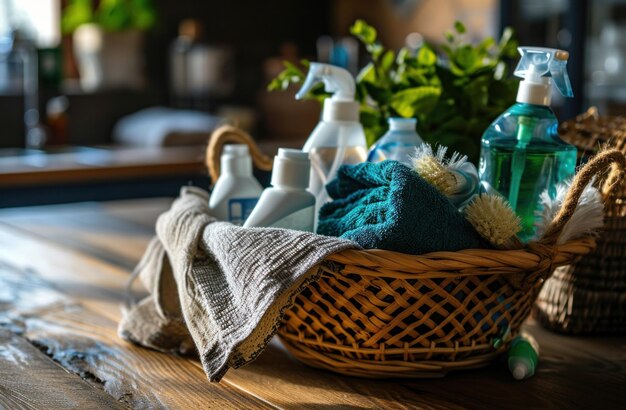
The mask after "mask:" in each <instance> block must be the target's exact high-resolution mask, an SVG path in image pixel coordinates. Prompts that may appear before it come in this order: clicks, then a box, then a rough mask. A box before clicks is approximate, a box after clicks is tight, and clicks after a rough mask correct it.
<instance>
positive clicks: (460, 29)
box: [454, 20, 467, 34]
mask: <svg viewBox="0 0 626 410" xmlns="http://www.w3.org/2000/svg"><path fill="white" fill-rule="evenodd" d="M454 29H455V30H456V32H457V33H459V34H463V33H465V32H466V31H467V30H466V29H465V25H463V23H461V22H460V21H458V20H457V21H455V22H454Z"/></svg>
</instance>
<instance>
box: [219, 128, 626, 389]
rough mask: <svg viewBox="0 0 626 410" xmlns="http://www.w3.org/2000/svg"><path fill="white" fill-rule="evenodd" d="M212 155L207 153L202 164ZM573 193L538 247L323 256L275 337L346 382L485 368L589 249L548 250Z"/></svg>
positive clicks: (232, 137)
mask: <svg viewBox="0 0 626 410" xmlns="http://www.w3.org/2000/svg"><path fill="white" fill-rule="evenodd" d="M237 133H238V132H234V131H233V130H230V131H228V132H222V133H221V134H220V130H218V131H217V132H216V134H215V135H214V137H213V138H214V139H217V138H227V137H226V136H225V134H228V140H229V141H231V142H244V140H243V139H239V141H237V140H238V138H237V136H236V134H237ZM213 142H215V141H213ZM217 145H219V144H217V143H214V144H212V145H211V144H210V147H211V146H217ZM253 151H254V149H253ZM613 154H615V152H614V153H613ZM217 158H219V152H217V151H216V150H214V149H209V150H208V152H207V163H208V165H209V167H212V166H214V165H215V163H216V162H217ZM622 159H623V158H622ZM604 161H605V162H604V163H603V164H600V166H601V167H606V166H608V164H610V163H611V162H612V159H611V158H609V159H606V158H605V160H604ZM625 163H626V162H624V161H622V162H620V165H622V167H623V166H624V164H625ZM590 165H591V164H590ZM597 169H598V167H595V168H593V167H589V166H588V167H587V168H586V169H585V170H583V171H582V172H580V173H579V174H578V176H577V180H579V182H580V183H581V184H582V183H584V182H585V181H587V182H588V181H589V180H590V179H591V178H592V176H593V175H594V174H595V173H596V171H597ZM578 185H580V184H578ZM581 192H582V190H576V189H572V190H571V191H570V192H569V194H568V199H567V200H566V203H565V204H564V206H563V209H562V210H561V212H560V213H559V215H557V217H556V218H555V221H553V223H552V225H551V226H550V227H549V228H548V229H547V231H546V235H545V236H544V239H543V240H542V242H537V243H531V244H529V245H528V246H527V247H526V248H525V249H521V250H490V249H474V250H464V251H459V252H435V253H430V254H426V255H419V256H416V255H406V254H401V253H397V252H390V251H384V250H376V249H374V250H363V251H357V250H348V251H343V252H340V253H337V254H334V255H331V256H330V257H328V258H327V259H326V260H325V261H324V262H323V263H322V264H321V271H322V273H321V277H320V278H319V280H317V281H316V282H313V283H311V284H309V285H308V286H307V287H306V288H305V290H304V291H303V292H302V293H300V294H299V295H298V296H296V298H295V300H294V303H293V306H292V307H291V308H290V309H288V311H287V312H286V313H285V316H284V319H283V326H282V327H281V328H280V329H279V331H278V334H279V336H280V338H281V339H282V341H283V343H284V344H285V346H286V347H287V348H288V350H289V351H291V352H292V353H293V355H294V356H295V357H297V358H298V359H299V360H301V361H303V362H305V363H307V364H309V365H311V366H314V367H319V368H324V369H328V370H332V371H335V372H338V373H342V374H346V375H352V376H361V377H372V378H381V377H436V376H443V375H444V374H446V373H447V372H448V371H450V370H456V369H469V368H477V367H481V366H485V365H487V364H489V363H490V362H491V361H492V360H493V359H494V358H495V357H496V356H497V355H499V354H500V353H502V352H504V351H505V350H506V348H507V340H509V339H508V338H507V335H509V336H511V335H515V334H516V333H517V332H518V331H519V328H520V326H521V324H522V323H523V321H524V320H525V319H526V317H527V316H528V315H529V313H530V311H531V308H532V305H533V303H534V301H535V298H536V297H537V295H538V293H539V291H540V289H541V286H542V285H543V282H544V280H545V279H547V278H548V277H549V276H550V275H551V273H552V272H553V270H554V268H555V267H556V266H561V265H566V264H570V263H573V262H574V261H576V260H577V259H578V258H580V257H581V256H582V255H585V254H587V253H589V252H590V251H591V250H592V249H593V248H594V246H595V242H594V240H593V239H592V238H583V239H580V240H575V241H570V242H568V243H566V244H563V245H559V246H557V245H554V244H555V243H556V240H557V239H558V236H559V234H560V232H561V230H562V228H563V226H564V225H565V223H566V222H567V220H568V219H569V216H568V215H571V212H573V209H574V208H575V205H576V203H577V202H578V198H579V196H580V193H581ZM503 341H504V343H503Z"/></svg>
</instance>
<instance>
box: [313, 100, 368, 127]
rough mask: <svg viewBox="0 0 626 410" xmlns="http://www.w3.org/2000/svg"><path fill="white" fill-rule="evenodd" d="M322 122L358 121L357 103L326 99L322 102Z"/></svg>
mask: <svg viewBox="0 0 626 410" xmlns="http://www.w3.org/2000/svg"><path fill="white" fill-rule="evenodd" d="M322 120H324V121H350V122H357V121H359V103H357V102H356V101H343V100H333V99H332V98H327V99H325V100H324V112H323V114H322Z"/></svg>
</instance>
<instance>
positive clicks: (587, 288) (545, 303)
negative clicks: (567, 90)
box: [534, 108, 626, 333]
mask: <svg viewBox="0 0 626 410" xmlns="http://www.w3.org/2000/svg"><path fill="white" fill-rule="evenodd" d="M559 132H560V133H561V136H562V138H563V139H565V140H566V141H568V142H570V143H572V144H574V145H576V146H577V147H578V150H579V153H580V154H581V155H582V156H583V157H585V156H587V155H593V154H595V153H596V152H597V150H598V148H599V147H600V146H602V145H605V146H606V145H610V146H612V147H614V148H616V149H618V150H619V151H620V152H622V153H623V154H626V118H625V117H600V116H599V115H598V112H597V110H596V109H595V108H590V109H589V110H588V111H587V112H586V113H584V114H582V115H580V116H578V117H577V118H575V119H574V120H571V121H567V122H565V123H563V124H562V125H561V127H560V129H559ZM615 172H617V171H616V170H613V173H615ZM610 179H611V175H609V177H608V180H610ZM598 182H599V183H600V185H604V186H601V188H602V192H603V194H604V198H605V205H606V216H605V219H604V225H605V227H604V230H603V231H602V232H601V234H600V236H599V237H598V238H597V248H596V249H595V250H594V251H593V252H591V253H590V254H588V255H586V256H585V257H584V258H582V259H581V260H580V261H579V262H578V263H576V264H575V265H570V266H564V267H561V268H559V269H557V270H556V271H555V272H554V275H553V276H552V278H550V280H548V281H547V282H546V285H545V286H544V288H543V290H542V291H541V293H540V295H539V298H538V301H537V304H536V306H535V309H534V315H535V316H536V317H537V318H538V320H539V321H540V322H541V323H542V324H543V325H545V326H546V327H549V328H551V329H554V330H558V331H560V332H566V333H624V332H626V184H624V183H622V184H621V186H618V187H613V188H614V189H612V190H609V189H608V187H607V183H604V184H602V181H601V180H599V181H598Z"/></svg>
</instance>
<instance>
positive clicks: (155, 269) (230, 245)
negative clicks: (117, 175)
mask: <svg viewBox="0 0 626 410" xmlns="http://www.w3.org/2000/svg"><path fill="white" fill-rule="evenodd" d="M208 198H209V197H208V194H207V192H206V191H204V190H202V189H199V188H194V187H185V188H183V189H182V190H181V194H180V197H179V198H178V199H176V200H175V201H174V203H173V205H172V207H171V209H170V210H168V211H167V212H165V213H163V214H162V215H161V216H160V217H159V219H158V220H157V225H156V232H157V236H156V238H154V239H153V240H152V241H151V242H150V245H149V246H148V249H147V250H146V253H145V254H144V256H143V258H142V260H141V261H140V262H139V264H138V265H137V268H136V269H135V272H134V274H133V276H138V277H139V278H140V280H141V282H142V283H143V284H144V286H145V287H146V288H147V289H148V290H149V291H150V295H149V296H147V297H146V298H144V299H143V300H142V301H140V302H139V303H133V304H132V305H130V306H128V307H127V308H126V309H125V310H124V315H123V318H122V321H121V322H120V325H119V334H120V336H121V337H122V338H124V339H127V340H129V341H132V342H135V343H138V344H140V345H144V346H147V347H151V348H154V349H157V350H161V351H166V352H178V353H190V352H193V350H194V347H195V349H196V350H197V353H198V354H199V356H200V359H201V361H202V365H203V367H204V370H205V372H206V374H207V376H208V378H209V380H210V381H219V380H220V379H221V378H222V376H223V375H224V373H225V372H226V371H227V370H228V369H229V367H233V368H237V367H240V366H243V365H244V364H246V363H248V362H250V361H252V360H254V359H255V358H256V356H257V355H258V354H259V353H260V352H261V351H262V350H263V349H264V348H265V346H266V345H267V343H268V342H269V340H270V339H271V337H272V336H273V335H274V333H275V332H276V329H277V328H278V326H279V325H280V319H281V316H282V313H283V312H284V311H285V310H286V309H288V308H289V307H290V306H291V301H292V299H293V297H294V296H295V295H296V294H297V293H299V292H300V291H301V290H302V289H303V288H304V287H305V286H306V285H307V284H308V283H310V282H311V281H314V280H316V279H317V278H318V277H319V274H320V273H319V269H318V264H319V263H323V262H322V261H323V260H324V258H325V257H326V256H328V255H330V254H332V253H335V252H338V251H341V250H344V249H348V248H358V245H356V244H355V243H354V242H350V241H346V240H341V239H338V238H333V237H327V236H320V235H315V234H311V233H305V232H298V231H292V230H287V229H272V228H251V229H244V228H241V227H238V226H234V225H231V224H229V223H224V222H217V221H216V220H215V219H214V218H212V217H211V216H210V214H209V210H208V205H207V204H208Z"/></svg>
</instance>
